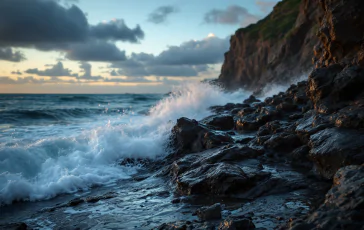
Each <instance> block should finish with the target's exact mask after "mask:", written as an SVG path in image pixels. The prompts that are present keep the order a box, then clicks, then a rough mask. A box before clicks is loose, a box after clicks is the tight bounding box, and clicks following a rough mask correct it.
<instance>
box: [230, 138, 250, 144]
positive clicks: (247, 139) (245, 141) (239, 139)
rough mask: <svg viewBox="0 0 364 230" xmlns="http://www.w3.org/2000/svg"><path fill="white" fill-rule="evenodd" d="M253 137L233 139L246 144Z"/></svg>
mask: <svg viewBox="0 0 364 230" xmlns="http://www.w3.org/2000/svg"><path fill="white" fill-rule="evenodd" d="M253 139H254V137H241V138H238V139H236V140H235V143H237V144H248V143H249V142H250V141H251V140H253Z"/></svg>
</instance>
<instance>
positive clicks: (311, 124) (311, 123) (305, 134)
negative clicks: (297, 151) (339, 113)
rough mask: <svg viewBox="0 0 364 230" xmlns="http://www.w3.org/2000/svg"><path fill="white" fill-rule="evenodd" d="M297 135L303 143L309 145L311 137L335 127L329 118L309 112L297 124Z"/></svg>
mask: <svg viewBox="0 0 364 230" xmlns="http://www.w3.org/2000/svg"><path fill="white" fill-rule="evenodd" d="M296 125H297V127H296V134H297V136H298V137H299V138H300V140H301V142H303V143H308V141H309V139H310V136H311V135H313V134H315V133H317V132H319V131H321V130H323V129H326V128H330V127H333V124H332V123H331V122H330V120H329V118H328V117H325V116H323V115H320V114H315V113H314V112H308V113H306V114H305V116H304V117H303V118H302V119H301V120H299V121H298V122H297V123H296Z"/></svg>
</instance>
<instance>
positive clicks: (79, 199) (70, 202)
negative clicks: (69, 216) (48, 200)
mask: <svg viewBox="0 0 364 230" xmlns="http://www.w3.org/2000/svg"><path fill="white" fill-rule="evenodd" d="M83 202H85V201H84V200H83V199H81V198H75V199H73V200H70V201H69V202H68V206H70V207H73V206H77V205H79V204H81V203H83Z"/></svg>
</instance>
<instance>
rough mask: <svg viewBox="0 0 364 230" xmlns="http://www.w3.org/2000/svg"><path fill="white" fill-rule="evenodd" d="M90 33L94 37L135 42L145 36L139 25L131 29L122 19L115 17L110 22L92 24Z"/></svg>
mask: <svg viewBox="0 0 364 230" xmlns="http://www.w3.org/2000/svg"><path fill="white" fill-rule="evenodd" d="M90 33H91V36H92V37H95V38H98V39H103V40H112V41H128V42H133V43H137V42H138V41H139V40H140V39H143V38H144V32H143V30H142V29H141V28H140V26H139V25H137V26H136V27H135V28H134V29H131V28H129V27H128V26H127V25H126V24H125V22H124V20H122V19H115V20H112V21H110V22H108V23H99V24H98V25H96V26H91V28H90Z"/></svg>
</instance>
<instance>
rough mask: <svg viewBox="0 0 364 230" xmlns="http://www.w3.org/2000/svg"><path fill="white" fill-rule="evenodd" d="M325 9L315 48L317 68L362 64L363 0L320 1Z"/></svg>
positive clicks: (363, 45)
mask: <svg viewBox="0 0 364 230" xmlns="http://www.w3.org/2000/svg"><path fill="white" fill-rule="evenodd" d="M320 5H321V7H322V9H323V10H324V14H323V18H322V21H321V23H320V29H319V31H318V37H319V39H320V43H319V44H318V45H316V46H315V47H314V54H315V59H314V61H315V63H316V67H317V68H319V67H324V66H329V65H332V64H338V63H340V64H341V65H348V64H352V65H359V66H364V29H363V25H364V17H363V15H364V11H363V9H364V1H358V0H340V1H338V0H322V1H320Z"/></svg>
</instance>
